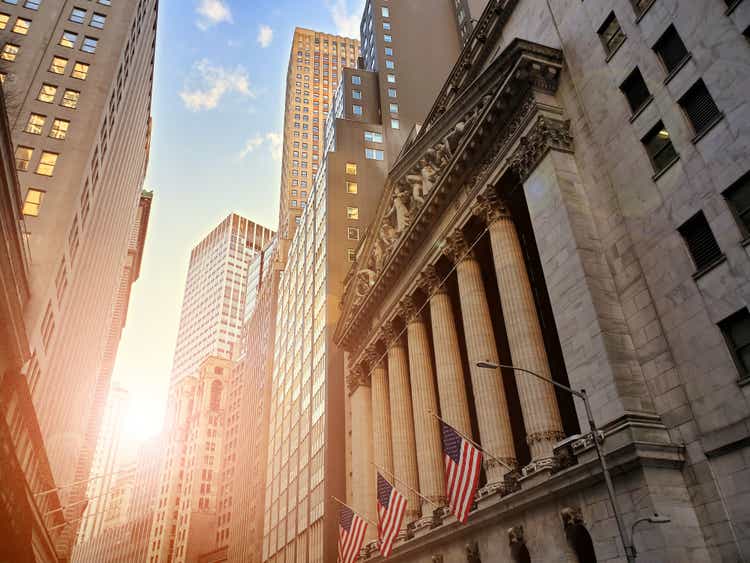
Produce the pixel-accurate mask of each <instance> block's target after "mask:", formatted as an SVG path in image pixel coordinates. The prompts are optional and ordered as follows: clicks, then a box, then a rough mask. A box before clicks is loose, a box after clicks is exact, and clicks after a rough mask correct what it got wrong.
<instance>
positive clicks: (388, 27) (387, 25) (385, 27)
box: [383, 22, 391, 31]
mask: <svg viewBox="0 0 750 563" xmlns="http://www.w3.org/2000/svg"><path fill="white" fill-rule="evenodd" d="M390 30H391V24H390V23H389V22H383V31H390Z"/></svg>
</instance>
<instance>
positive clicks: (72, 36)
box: [59, 31, 78, 49]
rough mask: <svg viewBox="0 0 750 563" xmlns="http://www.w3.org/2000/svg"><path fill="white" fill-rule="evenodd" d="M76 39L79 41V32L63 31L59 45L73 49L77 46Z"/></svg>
mask: <svg viewBox="0 0 750 563" xmlns="http://www.w3.org/2000/svg"><path fill="white" fill-rule="evenodd" d="M76 41H78V34H77V33H74V32H72V31H63V34H62V36H61V37H60V43H59V45H60V46H61V47H67V48H68V49H72V48H73V47H75V45H76Z"/></svg>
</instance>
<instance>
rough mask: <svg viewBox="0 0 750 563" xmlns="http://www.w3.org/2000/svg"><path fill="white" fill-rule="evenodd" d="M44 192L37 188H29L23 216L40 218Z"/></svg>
mask: <svg viewBox="0 0 750 563" xmlns="http://www.w3.org/2000/svg"><path fill="white" fill-rule="evenodd" d="M43 198H44V192H43V191H42V190H37V189H35V188H29V191H28V192H26V200H25V201H24V202H23V214H24V215H28V216H29V217H38V216H39V209H40V208H41V206H42V199H43Z"/></svg>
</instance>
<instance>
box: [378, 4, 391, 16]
mask: <svg viewBox="0 0 750 563" xmlns="http://www.w3.org/2000/svg"><path fill="white" fill-rule="evenodd" d="M380 15H381V16H383V17H384V18H389V17H391V11H390V10H389V9H388V8H387V7H386V6H382V7H381V8H380Z"/></svg>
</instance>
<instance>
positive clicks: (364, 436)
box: [347, 367, 377, 539]
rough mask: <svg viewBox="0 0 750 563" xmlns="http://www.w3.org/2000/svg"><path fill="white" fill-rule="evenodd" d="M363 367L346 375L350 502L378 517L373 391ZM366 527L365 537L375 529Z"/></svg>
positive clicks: (371, 516) (374, 533) (373, 518)
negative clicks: (350, 482) (349, 414)
mask: <svg viewBox="0 0 750 563" xmlns="http://www.w3.org/2000/svg"><path fill="white" fill-rule="evenodd" d="M366 373H367V372H366V371H365V370H364V369H363V368H360V367H355V368H353V369H352V370H351V371H350V374H349V381H348V382H347V383H348V386H349V402H350V404H351V412H352V419H351V420H352V505H353V507H354V508H355V509H356V510H357V511H358V512H359V513H360V514H362V515H364V516H367V517H368V518H370V519H371V520H376V519H377V513H376V506H377V505H376V491H375V489H376V484H375V468H374V466H373V464H372V463H373V433H372V390H371V388H370V379H369V377H367V376H366ZM371 528H372V526H368V530H367V537H368V539H372V538H374V537H375V535H376V534H377V530H372V529H371Z"/></svg>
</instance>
